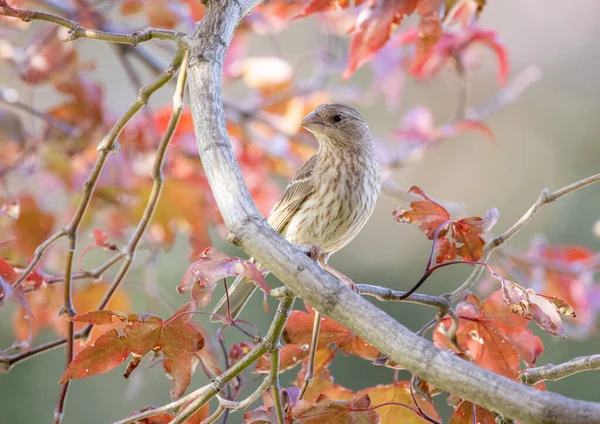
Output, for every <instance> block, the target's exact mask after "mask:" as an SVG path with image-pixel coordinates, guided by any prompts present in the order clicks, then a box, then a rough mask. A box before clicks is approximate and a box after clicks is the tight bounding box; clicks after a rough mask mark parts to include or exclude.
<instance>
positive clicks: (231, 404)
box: [217, 377, 271, 411]
mask: <svg viewBox="0 0 600 424" xmlns="http://www.w3.org/2000/svg"><path fill="white" fill-rule="evenodd" d="M270 385H271V382H270V379H269V377H265V379H264V380H263V381H262V382H261V383H260V385H259V386H258V387H257V388H256V390H254V391H253V392H252V393H251V394H250V396H248V397H247V398H246V399H243V400H241V401H239V402H235V401H231V400H228V399H224V398H222V397H220V396H219V395H217V398H218V399H219V404H220V405H221V406H222V407H223V408H227V409H231V410H232V411H243V410H244V409H248V407H249V406H251V405H252V404H253V403H254V402H256V401H257V400H258V399H260V397H261V396H262V395H263V394H264V393H265V392H266V391H267V389H268V388H269V386H270Z"/></svg>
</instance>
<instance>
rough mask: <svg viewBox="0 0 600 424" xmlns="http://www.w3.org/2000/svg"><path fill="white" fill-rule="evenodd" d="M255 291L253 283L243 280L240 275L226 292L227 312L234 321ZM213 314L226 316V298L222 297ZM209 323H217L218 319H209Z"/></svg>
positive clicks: (246, 279)
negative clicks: (228, 311)
mask: <svg viewBox="0 0 600 424" xmlns="http://www.w3.org/2000/svg"><path fill="white" fill-rule="evenodd" d="M254 290H256V285H255V284H254V282H253V281H252V280H250V279H248V278H244V277H243V276H242V275H240V276H238V277H237V278H236V279H235V281H234V282H233V284H232V285H231V286H230V287H229V289H228V290H227V292H228V294H229V310H230V312H231V317H232V318H233V319H236V318H237V317H238V315H239V314H240V312H242V309H243V308H244V306H245V305H246V303H247V302H248V299H250V296H252V293H254ZM213 313H215V314H218V315H221V316H222V317H224V316H227V296H226V295H224V296H223V298H221V300H219V303H218V304H217V306H216V307H215V309H214V310H213ZM210 321H211V322H219V321H220V320H219V318H218V317H216V316H211V317H210Z"/></svg>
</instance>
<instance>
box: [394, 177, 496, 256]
mask: <svg viewBox="0 0 600 424" xmlns="http://www.w3.org/2000/svg"><path fill="white" fill-rule="evenodd" d="M408 192H409V193H412V194H416V195H417V196H419V197H420V198H421V199H423V200H415V201H412V202H411V203H410V208H409V209H405V208H398V209H396V210H395V211H394V219H395V220H396V221H398V222H401V223H409V224H416V225H418V226H419V229H420V230H421V231H423V232H424V233H425V234H426V235H427V238H428V239H430V240H433V241H434V243H435V250H436V251H437V252H438V254H437V258H436V262H437V263H438V264H439V263H442V262H447V261H451V260H454V259H455V258H457V257H461V258H462V259H463V260H465V261H478V260H479V259H480V258H481V255H482V252H483V246H484V245H485V242H484V240H483V239H482V238H481V234H484V233H486V232H487V231H489V230H490V229H491V228H492V226H493V225H494V224H495V223H496V221H497V219H498V211H497V209H495V208H494V209H490V210H489V211H488V212H487V213H486V216H485V217H484V218H480V217H477V216H474V217H469V218H463V219H460V220H453V219H452V218H451V217H450V214H449V213H448V211H447V210H446V209H445V208H444V207H443V206H441V205H440V204H438V203H436V202H435V201H433V200H432V199H431V198H430V197H429V196H428V195H427V194H426V193H425V192H424V191H423V190H422V189H420V188H419V187H417V186H413V187H411V188H410V189H409V190H408Z"/></svg>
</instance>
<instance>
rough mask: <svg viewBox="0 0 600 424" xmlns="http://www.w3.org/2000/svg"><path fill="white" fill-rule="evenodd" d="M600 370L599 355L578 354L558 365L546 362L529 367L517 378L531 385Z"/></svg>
mask: <svg viewBox="0 0 600 424" xmlns="http://www.w3.org/2000/svg"><path fill="white" fill-rule="evenodd" d="M593 370H600V355H591V356H580V357H579V358H575V359H571V360H570V361H567V362H564V363H562V364H559V365H552V364H547V365H544V366H543V367H537V368H529V369H526V370H525V371H523V373H521V375H520V376H519V378H520V379H521V381H522V382H523V383H525V384H528V385H530V386H533V385H535V384H537V383H539V382H540V381H544V380H560V379H561V378H565V377H569V376H570V375H573V374H577V373H579V372H582V371H593Z"/></svg>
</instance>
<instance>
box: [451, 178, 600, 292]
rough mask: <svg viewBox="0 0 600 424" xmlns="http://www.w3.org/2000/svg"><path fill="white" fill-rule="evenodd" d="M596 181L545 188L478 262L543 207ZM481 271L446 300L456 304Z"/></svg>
mask: <svg viewBox="0 0 600 424" xmlns="http://www.w3.org/2000/svg"><path fill="white" fill-rule="evenodd" d="M598 181H600V174H595V175H592V176H590V177H587V178H584V179H582V180H579V181H577V182H575V183H573V184H569V185H568V186H565V187H563V188H561V189H559V190H556V191H554V192H552V193H549V192H548V189H547V188H545V189H544V190H542V193H541V194H540V196H539V197H538V199H537V201H536V202H535V203H534V204H533V205H532V206H531V207H530V208H529V210H528V211H527V212H525V214H524V215H523V216H522V217H521V218H519V220H518V221H517V222H515V223H514V224H513V226H512V227H510V228H509V229H508V230H506V231H505V232H504V233H503V234H501V235H499V236H498V237H495V238H493V239H492V240H490V241H489V242H488V243H487V244H486V245H485V247H484V248H483V254H482V255H481V259H480V260H479V261H480V262H487V261H488V259H489V257H490V255H491V254H492V252H493V251H494V249H496V248H497V247H498V246H500V245H502V244H503V243H505V242H506V241H507V240H508V239H510V238H511V237H512V236H514V235H515V234H516V233H517V232H518V231H519V230H520V229H521V228H523V227H524V226H525V225H526V224H527V223H528V222H529V221H531V219H532V218H533V217H534V216H535V214H536V213H537V212H538V211H539V210H540V209H541V208H542V207H543V206H544V205H546V204H548V203H552V202H554V201H555V200H557V199H559V198H561V197H563V196H566V195H567V194H570V193H573V192H574V191H576V190H579V189H581V188H584V187H587V186H589V185H592V184H594V183H597V182H598ZM483 269H484V267H483V266H477V267H476V268H475V270H474V271H473V272H472V273H471V275H470V276H469V278H468V279H467V280H466V281H465V282H464V283H463V284H462V285H461V286H460V287H459V288H457V289H456V290H454V291H453V292H452V293H449V294H447V295H445V296H446V297H448V299H449V300H450V301H451V302H456V301H457V300H459V299H461V298H462V297H463V295H464V294H465V293H466V292H467V291H469V290H470V289H471V287H473V286H474V285H475V284H476V283H477V281H479V278H480V277H481V274H482V273H483Z"/></svg>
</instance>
